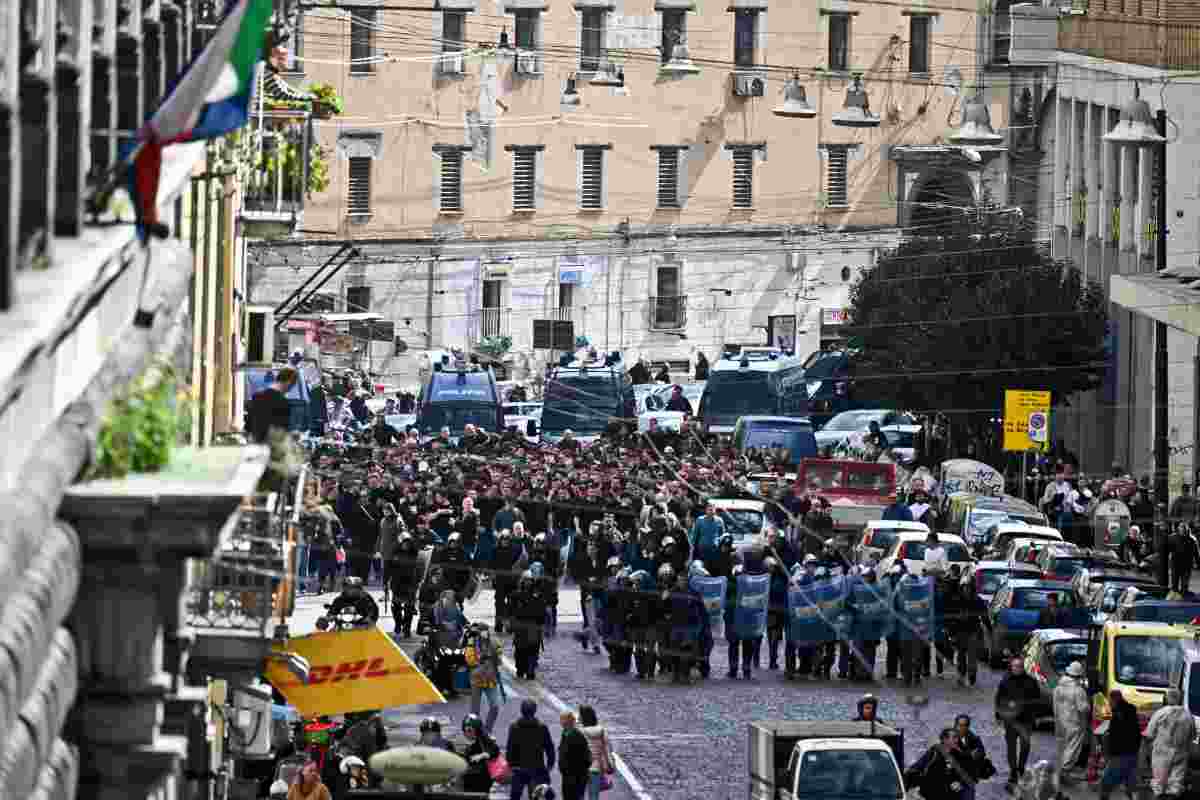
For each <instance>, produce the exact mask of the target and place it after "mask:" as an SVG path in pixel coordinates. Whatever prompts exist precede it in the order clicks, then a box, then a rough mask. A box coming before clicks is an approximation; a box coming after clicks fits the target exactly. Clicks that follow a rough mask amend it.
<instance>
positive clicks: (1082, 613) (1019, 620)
mask: <svg viewBox="0 0 1200 800" xmlns="http://www.w3.org/2000/svg"><path fill="white" fill-rule="evenodd" d="M1051 595H1054V597H1055V599H1057V601H1058V607H1059V608H1060V609H1061V612H1060V613H1061V615H1062V616H1061V619H1060V620H1059V624H1058V625H1056V626H1055V627H1059V628H1067V629H1074V628H1080V629H1084V628H1086V627H1087V625H1088V622H1089V619H1088V617H1089V615H1088V611H1087V609H1086V608H1084V607H1083V606H1081V605H1080V602H1079V597H1078V595H1076V594H1075V590H1074V589H1073V588H1071V584H1069V583H1067V582H1066V581H1044V580H1040V579H1032V578H1014V579H1011V580H1009V581H1006V582H1005V583H1004V585H1003V586H1001V587H1000V588H999V589H998V590H997V591H996V594H995V596H994V597H992V602H991V605H989V606H988V612H987V617H986V619H985V620H984V625H985V626H986V627H987V636H985V637H984V638H985V646H986V650H987V657H988V660H989V661H990V662H991V663H993V664H999V663H1000V662H1001V661H1002V659H1003V657H1004V656H1005V654H1007V653H1019V652H1021V650H1022V648H1024V647H1025V641H1026V640H1027V639H1028V638H1029V635H1030V634H1031V633H1032V632H1033V631H1035V630H1037V629H1038V627H1039V624H1038V619H1039V616H1040V615H1041V612H1042V609H1044V608H1046V607H1047V606H1049V605H1050V596H1051Z"/></svg>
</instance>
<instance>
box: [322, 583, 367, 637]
mask: <svg viewBox="0 0 1200 800" xmlns="http://www.w3.org/2000/svg"><path fill="white" fill-rule="evenodd" d="M346 608H352V609H354V610H355V611H356V612H357V613H358V618H357V619H356V620H355V627H370V626H373V625H375V623H377V622H378V621H379V605H378V604H377V603H376V602H375V599H374V598H373V597H371V595H370V594H369V593H368V592H367V590H366V589H364V588H363V580H362V578H360V577H358V576H357V575H351V576H350V577H349V578H346V582H345V584H344V585H343V587H342V593H341V594H339V595H338V596H337V597H335V598H334V600H333V602H332V603H330V604H329V610H328V613H327V614H326V617H327V618H329V619H336V618H337V616H338V614H339V613H341V611H342V610H343V609H346Z"/></svg>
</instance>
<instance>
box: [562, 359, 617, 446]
mask: <svg viewBox="0 0 1200 800" xmlns="http://www.w3.org/2000/svg"><path fill="white" fill-rule="evenodd" d="M634 416H635V414H634V393H633V384H632V382H630V380H629V376H628V375H627V374H626V373H625V366H624V362H623V361H622V360H621V356H620V354H619V353H610V354H608V355H603V356H598V357H594V358H583V359H575V360H571V361H566V362H565V363H561V364H559V365H558V366H557V367H553V368H551V370H550V373H549V374H548V375H547V376H546V386H545V392H544V399H543V403H542V419H541V432H542V441H543V442H556V441H558V440H559V439H561V438H562V435H563V433H564V432H566V431H571V433H572V434H574V437H575V439H577V440H578V441H580V442H589V441H593V440H595V439H597V438H599V436H600V434H602V433H604V430H605V428H607V427H608V423H609V422H610V421H612V420H613V419H624V420H631V419H633V417H634Z"/></svg>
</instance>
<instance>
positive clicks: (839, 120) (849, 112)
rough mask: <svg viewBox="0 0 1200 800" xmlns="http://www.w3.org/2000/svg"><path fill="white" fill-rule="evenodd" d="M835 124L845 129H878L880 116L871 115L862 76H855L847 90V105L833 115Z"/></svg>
mask: <svg viewBox="0 0 1200 800" xmlns="http://www.w3.org/2000/svg"><path fill="white" fill-rule="evenodd" d="M833 124H834V125H838V126H840V127H843V128H878V127H879V115H878V114H872V113H871V103H870V99H869V98H868V97H867V90H866V89H864V88H863V82H862V75H860V74H857V73H856V74H855V75H854V81H853V82H852V83H851V84H850V88H849V89H847V90H846V103H845V105H844V106H843V107H842V110H841V111H839V112H838V113H836V114H834V115H833Z"/></svg>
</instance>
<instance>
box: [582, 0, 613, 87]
mask: <svg viewBox="0 0 1200 800" xmlns="http://www.w3.org/2000/svg"><path fill="white" fill-rule="evenodd" d="M607 18H608V11H606V10H605V9H602V8H588V9H584V10H583V11H582V12H581V13H580V15H579V24H580V31H579V69H580V70H581V71H583V72H596V71H597V70H599V69H600V62H601V61H603V60H604V30H605V28H606V27H607V26H606V25H605V22H606V20H607Z"/></svg>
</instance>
